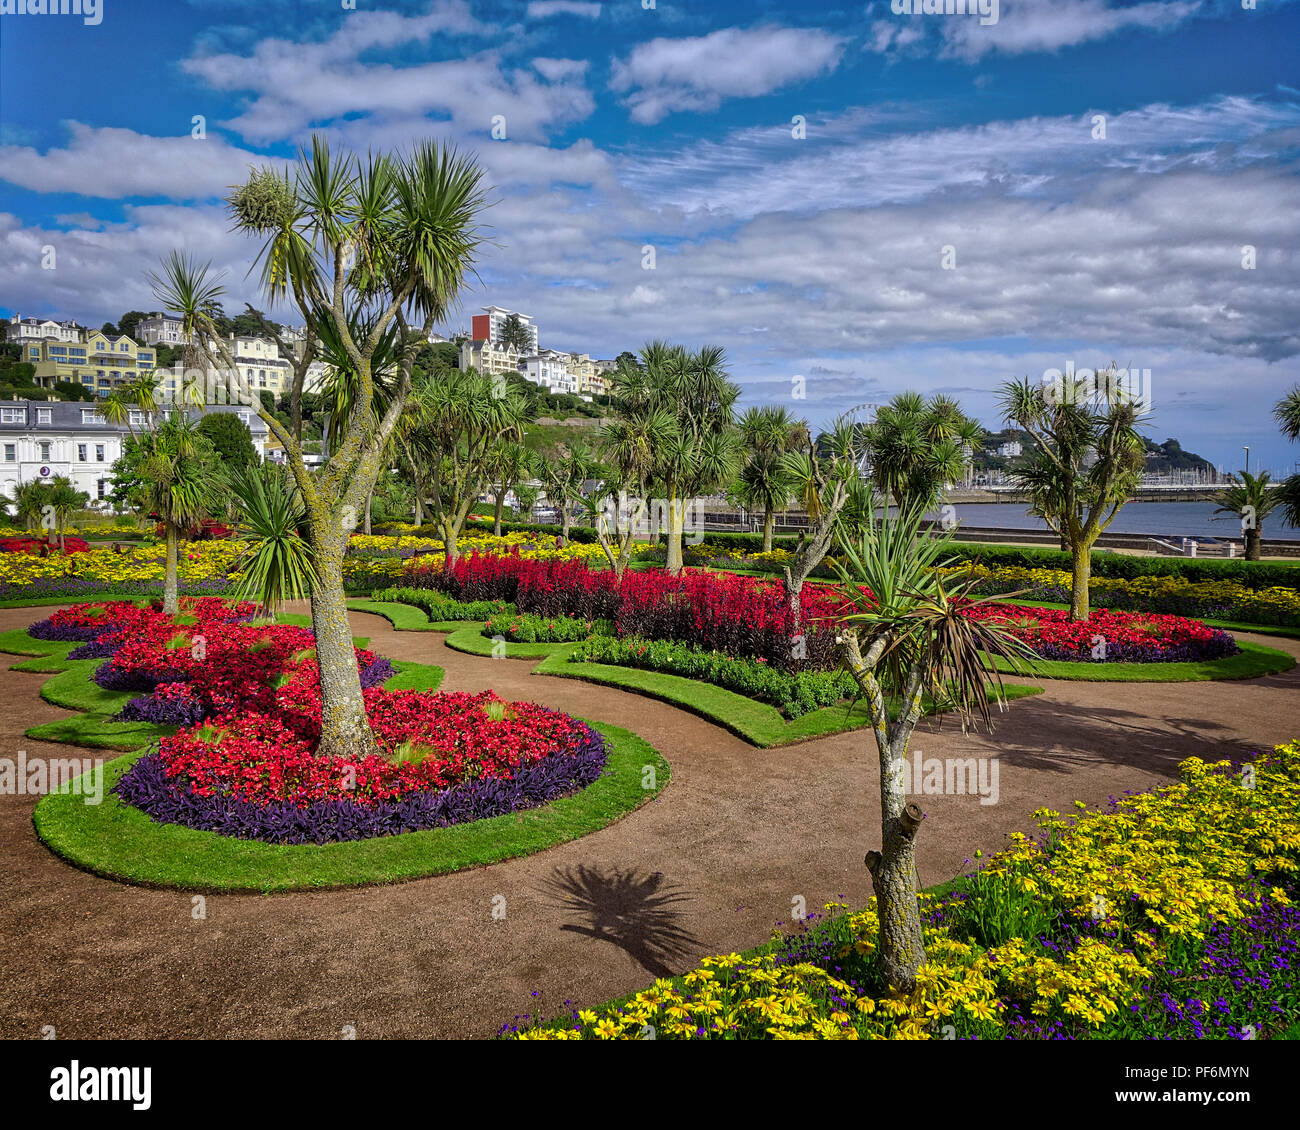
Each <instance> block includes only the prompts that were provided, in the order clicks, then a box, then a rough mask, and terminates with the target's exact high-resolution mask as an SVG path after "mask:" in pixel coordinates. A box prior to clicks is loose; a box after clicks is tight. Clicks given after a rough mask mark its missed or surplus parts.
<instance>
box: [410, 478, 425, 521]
mask: <svg viewBox="0 0 1300 1130" xmlns="http://www.w3.org/2000/svg"><path fill="white" fill-rule="evenodd" d="M413 524H414V526H415V528H416V529H417V530H418V529H419V528H420V527H421V526H423V525H424V503H423V502H421V501H420V488H419V487H418V486H417V487H416V488H415V522H414V523H413Z"/></svg>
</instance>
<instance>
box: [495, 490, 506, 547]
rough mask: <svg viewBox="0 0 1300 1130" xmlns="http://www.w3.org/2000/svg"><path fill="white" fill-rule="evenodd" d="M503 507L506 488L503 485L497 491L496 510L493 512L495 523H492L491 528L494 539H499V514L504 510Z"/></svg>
mask: <svg viewBox="0 0 1300 1130" xmlns="http://www.w3.org/2000/svg"><path fill="white" fill-rule="evenodd" d="M505 505H506V488H505V485H504V484H502V487H501V489H500V490H499V491H497V503H496V509H495V510H494V512H493V516H494V518H495V522H494V523H493V526H492V534H493V536H494V537H498V538H499V537H500V536H501V512H502V511H503V510H504V509H505Z"/></svg>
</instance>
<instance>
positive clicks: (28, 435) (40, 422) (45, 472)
mask: <svg viewBox="0 0 1300 1130" xmlns="http://www.w3.org/2000/svg"><path fill="white" fill-rule="evenodd" d="M207 411H208V412H237V413H239V418H240V419H241V420H242V421H243V422H244V423H245V424H247V425H248V429H249V431H250V432H251V433H252V437H253V447H254V448H255V449H256V451H257V453H258V455H259V456H260V455H264V454H265V451H266V438H267V431H268V429H267V427H266V424H265V423H263V422H262V420H260V419H259V418H258V416H257V414H256V413H255V412H254V411H253V410H252V409H251V408H240V407H237V406H231V407H228V408H208V409H207ZM191 412H192V413H193V414H197V410H191ZM148 425H149V414H148V413H145V412H143V411H141V410H138V409H137V410H133V411H132V412H131V418H130V424H129V426H128V425H127V424H110V423H109V422H108V421H107V420H105V419H104V416H103V414H102V412H101V411H100V409H99V408H98V407H96V406H94V405H91V404H86V403H85V402H84V401H83V402H74V401H49V402H41V401H39V400H7V401H0V490H3V491H4V493H5V494H6V495H8V496H9V497H12V496H13V490H14V487H16V486H18V485H19V484H20V483H28V482H32V481H33V480H35V481H38V482H48V481H49V480H50V479H52V478H54V477H55V476H56V475H66V476H67V477H68V478H69V479H71V480H72V482H73V484H74V485H75V486H76V488H77V489H78V490H83V491H85V492H86V493H87V494H88V495H89V496H90V498H91V502H92V505H93V504H94V503H95V502H96V501H100V500H102V499H104V498H106V497H107V496H108V494H109V492H110V491H111V490H112V489H113V479H112V473H111V472H112V467H113V463H114V462H115V461H116V460H117V459H118V458H119V456H121V454H122V445H123V444H124V442H125V441H126V439H127V438H128V437H129V436H130V434H131V429H132V428H134V429H136V430H137V431H138V430H140V429H141V428H144V427H148Z"/></svg>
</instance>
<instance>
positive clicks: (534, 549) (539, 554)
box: [348, 531, 605, 561]
mask: <svg viewBox="0 0 1300 1130" xmlns="http://www.w3.org/2000/svg"><path fill="white" fill-rule="evenodd" d="M555 542H556V539H555V537H554V536H553V535H551V534H527V533H519V532H518V531H512V532H510V533H508V534H503V535H502V536H501V537H494V536H493V535H492V534H474V535H472V536H466V537H462V538H457V539H456V551H457V553H459V554H460V556H462V557H465V556H468V555H469V554H471V553H484V554H486V553H497V554H506V553H513V552H514V551H515V550H516V549H518V550H519V556H520V557H525V558H531V559H534V560H538V561H542V560H546V561H571V560H603V559H604V556H605V551H604V550H602V549H601V548H600V546H599V545H597V544H594V543H593V544H591V545H588V544H586V543H581V542H570V543H569V544H568V545H566V546H564V547H563V548H558V549H557V548H556V545H555ZM348 545H349V548H350V549H351V551H352V553H359V554H376V555H379V554H383V553H390V554H393V553H396V552H397V551H399V550H408V549H409V550H420V551H421V552H422V553H442V552H443V550H444V543H443V541H442V539H441V538H439V537H436V536H434V535H433V534H407V533H403V534H401V535H399V536H391V535H384V534H356V535H354V536H353V537H352V539H351V540H350V541H349V543H348ZM372 560H373V558H372Z"/></svg>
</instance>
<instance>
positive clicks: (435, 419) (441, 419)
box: [409, 369, 529, 565]
mask: <svg viewBox="0 0 1300 1130" xmlns="http://www.w3.org/2000/svg"><path fill="white" fill-rule="evenodd" d="M412 412H413V413H414V421H413V424H412V429H411V433H410V438H409V447H410V450H411V452H412V458H413V460H414V463H415V466H416V469H415V474H414V477H415V480H416V482H417V483H418V484H421V485H422V487H423V490H424V492H425V493H424V494H423V495H422V498H423V501H424V504H425V505H426V506H427V507H428V510H429V512H430V514H431V515H432V516H433V518H434V520H435V521H436V522H437V523H438V528H439V532H440V533H441V535H442V541H443V546H444V549H443V552H444V556H445V559H446V562H447V564H448V565H452V564H455V562H456V559H457V557H458V556H459V551H458V549H457V539H458V538H459V537H460V534H461V532H462V531H463V530H464V528H465V522H466V520H467V519H468V517H469V512H470V511H471V510H472V509H473V508H474V504H475V503H476V502H477V501H478V499H479V496H480V495H481V494H482V493H483V492H484V490H486V489H487V487H488V485H489V483H490V482H491V462H492V458H493V456H494V453H495V451H496V450H497V448H498V447H499V446H500V444H502V443H503V442H506V441H511V440H513V441H514V442H516V443H519V442H522V440H523V434H524V432H523V429H524V423H525V421H526V420H527V419H528V417H529V405H528V402H527V401H526V400H525V399H524V397H523V396H522V395H520V394H519V392H517V391H516V390H514V389H509V390H506V391H505V392H504V393H503V392H502V390H501V387H500V385H499V383H498V382H497V381H494V380H490V379H488V378H487V377H485V376H481V375H480V374H479V373H478V372H477V371H475V370H474V369H467V370H463V371H462V370H460V369H448V370H446V371H445V372H441V373H437V374H434V375H431V376H430V377H429V379H428V381H427V382H426V383H425V384H424V385H423V386H422V387H421V388H419V389H418V390H417V395H416V397H415V398H414V403H413V406H412Z"/></svg>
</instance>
